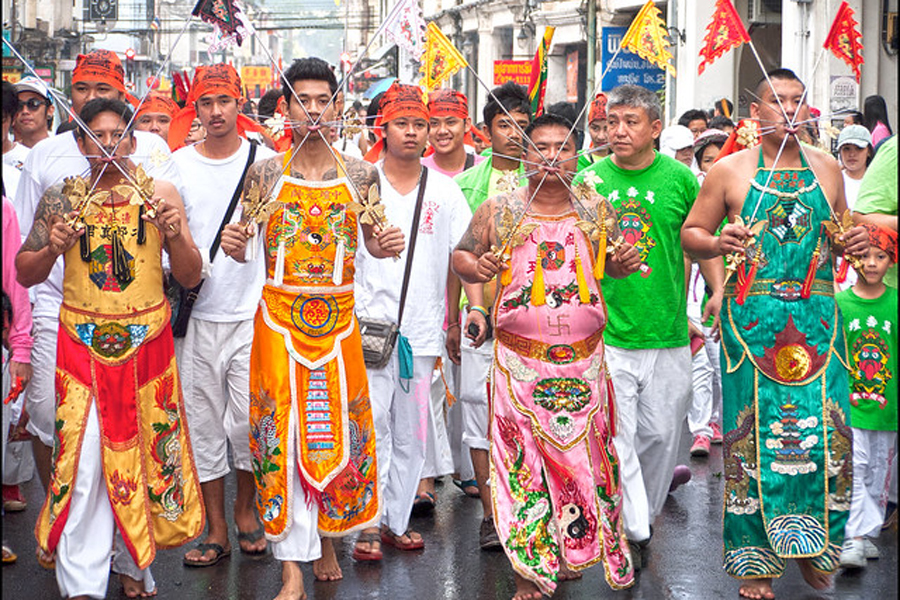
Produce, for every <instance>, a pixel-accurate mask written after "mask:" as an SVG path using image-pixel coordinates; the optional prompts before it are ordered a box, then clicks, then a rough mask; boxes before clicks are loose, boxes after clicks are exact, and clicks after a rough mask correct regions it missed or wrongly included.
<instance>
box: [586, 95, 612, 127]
mask: <svg viewBox="0 0 900 600" xmlns="http://www.w3.org/2000/svg"><path fill="white" fill-rule="evenodd" d="M606 101H607V100H606V94H604V93H603V92H600V93H599V94H597V95H596V96H595V97H594V99H593V100H592V101H591V109H590V110H589V111H588V123H590V122H592V121H597V120H600V121H603V120H605V119H606Z"/></svg>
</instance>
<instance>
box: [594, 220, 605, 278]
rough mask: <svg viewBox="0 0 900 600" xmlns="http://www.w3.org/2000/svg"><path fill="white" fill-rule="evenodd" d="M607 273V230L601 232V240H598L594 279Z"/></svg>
mask: <svg viewBox="0 0 900 600" xmlns="http://www.w3.org/2000/svg"><path fill="white" fill-rule="evenodd" d="M604 273H606V230H605V229H604V230H603V231H602V232H601V233H600V241H599V242H597V256H596V258H594V273H593V275H594V279H596V280H598V281H599V280H601V279H603V275H604Z"/></svg>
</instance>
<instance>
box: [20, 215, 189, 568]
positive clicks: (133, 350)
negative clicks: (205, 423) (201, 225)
mask: <svg viewBox="0 0 900 600" xmlns="http://www.w3.org/2000/svg"><path fill="white" fill-rule="evenodd" d="M85 225H86V227H87V231H86V232H85V234H84V238H85V241H86V242H87V249H86V250H87V253H89V257H87V258H89V260H84V259H83V258H82V256H81V254H82V251H81V248H80V247H79V246H80V244H75V246H74V247H73V248H71V249H70V250H69V251H68V252H67V253H66V254H65V278H64V282H63V303H62V306H61V308H60V315H59V341H58V345H57V362H56V434H55V435H56V440H55V443H54V447H53V472H52V474H51V478H50V489H49V490H48V492H47V498H46V500H45V502H44V505H43V507H42V509H41V513H40V515H39V517H38V522H37V525H36V527H35V536H36V537H37V540H38V543H39V545H40V547H41V548H42V549H43V550H44V551H45V552H48V553H49V552H52V551H53V550H54V549H55V548H56V545H57V543H58V542H59V538H60V535H61V534H62V531H63V528H64V526H65V523H66V519H67V517H68V513H69V506H70V501H71V497H72V491H73V489H74V487H75V480H76V478H77V476H78V462H79V458H80V456H81V444H82V440H83V435H84V428H85V424H86V423H87V418H88V412H89V409H90V407H91V404H92V403H95V404H96V407H97V417H98V420H99V423H100V432H101V439H102V444H101V459H102V462H103V473H104V475H105V478H106V490H107V494H108V496H109V502H110V504H111V506H112V509H113V513H114V514H115V519H116V523H117V525H118V528H119V530H120V531H121V533H122V536H123V538H124V539H125V544H126V546H127V547H128V550H129V552H130V553H131V557H132V558H133V559H134V561H135V563H136V564H137V565H138V567H140V568H142V569H143V568H146V567H147V566H149V565H150V563H151V562H153V558H154V557H155V555H156V549H157V548H171V547H174V546H180V545H182V544H184V543H186V542H188V541H190V540H192V539H193V538H195V537H197V536H198V535H199V534H200V533H201V532H202V531H203V526H204V521H205V515H204V510H203V500H202V497H201V494H200V486H199V484H198V483H197V474H196V471H195V468H194V461H193V454H192V453H191V446H190V441H189V438H188V431H187V421H186V420H185V416H184V403H183V399H182V395H181V382H180V380H179V378H178V369H177V368H176V365H175V352H174V346H173V342H172V329H171V327H170V326H169V318H170V311H169V304H168V303H167V302H166V299H165V296H164V294H163V272H162V265H161V252H162V242H161V239H160V235H159V232H158V231H157V229H156V227H155V226H153V225H150V224H145V225H144V227H140V207H137V206H130V205H128V204H117V205H116V206H115V210H113V207H112V206H111V205H103V206H102V207H100V208H99V209H98V210H97V212H96V213H95V214H94V215H91V216H89V217H87V218H86V219H85ZM140 229H143V233H144V236H145V237H146V240H145V241H144V243H142V244H139V243H138V235H139V230H140ZM113 231H118V236H119V240H121V242H122V250H123V252H124V256H125V258H126V260H127V263H128V266H129V270H130V279H129V278H128V277H121V279H117V278H116V277H115V275H114V274H113V260H112V256H113V239H112V238H113Z"/></svg>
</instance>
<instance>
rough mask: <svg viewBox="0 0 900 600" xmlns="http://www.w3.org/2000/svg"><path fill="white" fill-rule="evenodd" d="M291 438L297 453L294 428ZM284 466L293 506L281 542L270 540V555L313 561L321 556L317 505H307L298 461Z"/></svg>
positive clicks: (294, 560)
mask: <svg viewBox="0 0 900 600" xmlns="http://www.w3.org/2000/svg"><path fill="white" fill-rule="evenodd" d="M290 435H291V440H290V441H289V442H288V443H289V444H293V445H294V448H296V450H295V453H294V455H295V456H300V448H299V444H297V433H296V430H295V429H294V430H292V431H291V434H290ZM287 468H289V469H291V471H292V472H293V474H294V475H293V478H292V479H291V486H292V487H291V496H292V498H293V508H292V510H291V523H290V525H289V526H288V527H289V529H288V532H287V535H286V536H285V538H284V539H283V540H281V541H280V542H274V541H271V540H270V541H269V545H270V546H271V548H272V556H274V557H275V558H276V560H282V561H293V562H312V561H314V560H318V559H320V558H322V542H321V541H320V540H319V532H318V527H319V509H318V507H317V506H316V505H315V503H313V504H312V506H310V503H309V502H307V501H306V492H304V491H303V485H301V483H300V471H299V469H298V468H297V465H291V466H288V467H287Z"/></svg>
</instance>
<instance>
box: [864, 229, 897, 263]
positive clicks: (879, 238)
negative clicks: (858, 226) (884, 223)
mask: <svg viewBox="0 0 900 600" xmlns="http://www.w3.org/2000/svg"><path fill="white" fill-rule="evenodd" d="M862 226H863V227H865V228H866V231H867V232H868V233H869V245H870V246H874V247H875V248H880V249H881V250H884V251H885V252H886V253H887V255H888V256H889V257H890V259H891V262H897V232H896V231H894V230H893V229H886V228H884V227H879V226H878V225H873V224H872V223H863V224H862Z"/></svg>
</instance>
